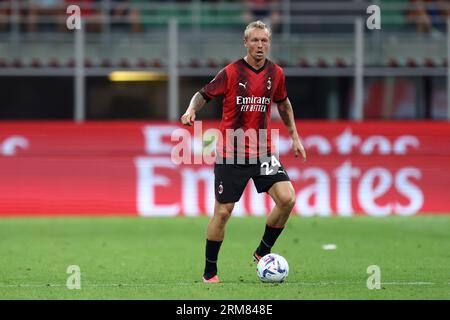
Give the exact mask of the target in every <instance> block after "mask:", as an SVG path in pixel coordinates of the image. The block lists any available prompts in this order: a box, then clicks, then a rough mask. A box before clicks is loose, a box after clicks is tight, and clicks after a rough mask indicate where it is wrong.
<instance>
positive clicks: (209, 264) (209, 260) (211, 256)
mask: <svg viewBox="0 0 450 320" xmlns="http://www.w3.org/2000/svg"><path fill="white" fill-rule="evenodd" d="M221 244H222V241H212V240H208V239H206V254H205V256H206V259H205V272H204V274H203V276H204V277H205V279H206V280H209V279H211V278H212V277H214V276H215V275H216V274H217V256H218V255H219V250H220V245H221Z"/></svg>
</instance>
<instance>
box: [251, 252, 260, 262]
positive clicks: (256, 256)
mask: <svg viewBox="0 0 450 320" xmlns="http://www.w3.org/2000/svg"><path fill="white" fill-rule="evenodd" d="M261 258H262V257H261V256H260V255H258V254H257V253H256V251H255V253H253V261H254V262H258V261H259V260H261Z"/></svg>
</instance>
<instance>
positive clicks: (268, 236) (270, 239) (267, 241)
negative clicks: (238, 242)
mask: <svg viewBox="0 0 450 320" xmlns="http://www.w3.org/2000/svg"><path fill="white" fill-rule="evenodd" d="M283 230H284V226H283V227H271V226H269V225H266V229H265V231H264V235H263V237H262V240H261V243H260V244H259V247H258V248H257V249H256V253H257V254H258V255H259V256H261V257H262V256H265V255H266V254H268V253H270V249H271V248H272V247H273V245H274V244H275V241H277V238H278V236H279V235H280V234H281V232H283Z"/></svg>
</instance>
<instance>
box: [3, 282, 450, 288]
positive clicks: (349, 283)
mask: <svg viewBox="0 0 450 320" xmlns="http://www.w3.org/2000/svg"><path fill="white" fill-rule="evenodd" d="M195 284H202V283H201V282H175V283H173V282H172V283H161V282H155V283H141V284H131V283H96V284H82V285H81V287H82V288H83V287H84V288H111V287H118V288H120V287H131V288H139V287H151V286H172V285H178V286H192V285H195ZM222 284H224V285H228V284H242V285H245V284H262V283H260V282H229V283H227V282H225V283H222ZM381 284H382V285H399V286H423V285H437V283H434V282H425V281H416V282H404V281H391V282H382V283H381ZM448 284H449V285H450V282H449V283H448ZM202 285H203V284H202ZM264 285H267V284H264ZM268 285H270V284H268ZM280 285H282V286H294V285H298V286H317V287H319V286H346V285H361V286H365V285H366V283H365V282H339V281H328V282H289V281H288V282H285V283H282V284H280ZM39 287H43V288H45V287H66V284H31V283H24V284H0V288H39Z"/></svg>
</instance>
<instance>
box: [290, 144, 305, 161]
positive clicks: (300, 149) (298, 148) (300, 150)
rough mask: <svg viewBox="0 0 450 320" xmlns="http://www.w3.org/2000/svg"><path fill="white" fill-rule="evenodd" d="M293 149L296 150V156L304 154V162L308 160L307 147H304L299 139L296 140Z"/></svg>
mask: <svg viewBox="0 0 450 320" xmlns="http://www.w3.org/2000/svg"><path fill="white" fill-rule="evenodd" d="M292 149H293V150H294V155H295V157H296V158H297V157H298V155H299V154H300V155H301V156H302V161H303V162H305V161H306V151H305V148H304V147H303V145H302V143H301V142H300V140H297V139H296V140H294V143H293V145H292Z"/></svg>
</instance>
